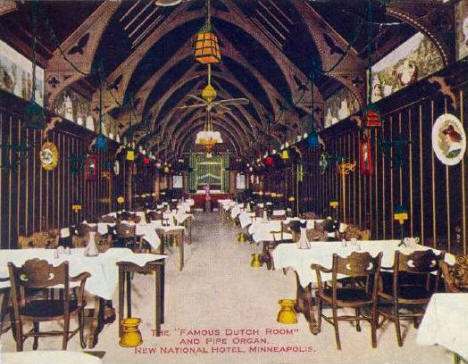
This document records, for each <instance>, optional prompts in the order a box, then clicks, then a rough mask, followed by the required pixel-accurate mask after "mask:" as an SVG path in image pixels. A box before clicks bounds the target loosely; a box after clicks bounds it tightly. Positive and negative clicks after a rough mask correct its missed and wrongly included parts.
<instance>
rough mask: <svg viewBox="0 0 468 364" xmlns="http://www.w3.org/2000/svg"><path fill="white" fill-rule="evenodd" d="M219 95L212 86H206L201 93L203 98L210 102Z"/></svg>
mask: <svg viewBox="0 0 468 364" xmlns="http://www.w3.org/2000/svg"><path fill="white" fill-rule="evenodd" d="M217 95H218V93H217V92H216V90H215V88H214V87H213V86H211V84H208V85H206V86H205V88H204V89H203V90H202V93H201V96H202V98H203V99H204V100H206V101H208V102H211V101H213V100H214V99H215V98H216V96H217Z"/></svg>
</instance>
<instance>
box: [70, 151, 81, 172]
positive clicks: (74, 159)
mask: <svg viewBox="0 0 468 364" xmlns="http://www.w3.org/2000/svg"><path fill="white" fill-rule="evenodd" d="M69 161H70V172H71V173H72V174H79V173H81V172H82V171H83V168H84V161H85V157H84V156H82V155H74V154H73V155H71V156H70V158H69Z"/></svg>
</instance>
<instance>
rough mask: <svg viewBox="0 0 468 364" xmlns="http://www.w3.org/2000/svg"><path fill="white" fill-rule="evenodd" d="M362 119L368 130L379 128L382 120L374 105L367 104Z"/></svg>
mask: <svg viewBox="0 0 468 364" xmlns="http://www.w3.org/2000/svg"><path fill="white" fill-rule="evenodd" d="M364 119H365V121H366V126H367V127H368V128H380V127H381V126H382V119H381V116H380V112H379V109H378V108H377V106H376V105H375V104H369V105H368V106H367V107H366V109H365V111H364Z"/></svg>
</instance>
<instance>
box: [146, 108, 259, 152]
mask: <svg viewBox="0 0 468 364" xmlns="http://www.w3.org/2000/svg"><path fill="white" fill-rule="evenodd" d="M180 111H182V113H181V114H179V115H178V117H177V119H176V121H175V122H173V123H171V124H170V125H169V126H168V128H167V130H166V129H160V130H159V131H158V132H157V134H159V135H160V138H162V139H168V138H172V137H173V136H174V132H175V131H176V130H177V128H178V127H179V126H180V124H182V123H184V124H188V123H190V120H192V119H193V118H194V117H199V116H203V117H205V115H206V111H205V110H204V109H199V110H198V111H195V112H193V110H190V109H185V110H180ZM212 115H213V116H214V117H215V118H216V117H218V116H219V114H217V113H212ZM224 117H229V122H230V123H231V124H235V125H236V126H237V127H238V128H239V129H240V130H241V131H242V134H243V135H245V136H246V137H250V138H251V137H252V136H253V135H252V134H251V132H252V129H249V128H248V125H245V123H244V122H243V121H241V120H239V119H238V118H237V116H235V115H234V114H232V113H231V112H227V113H226V114H225V115H224ZM154 133H156V132H154ZM153 135H154V134H153ZM239 135H241V134H240V133H239ZM151 137H152V135H151V136H150V138H149V139H150V140H149V141H148V142H147V144H148V145H149V148H152V147H153V146H154V145H155V144H156V143H157V138H153V139H152V140H151Z"/></svg>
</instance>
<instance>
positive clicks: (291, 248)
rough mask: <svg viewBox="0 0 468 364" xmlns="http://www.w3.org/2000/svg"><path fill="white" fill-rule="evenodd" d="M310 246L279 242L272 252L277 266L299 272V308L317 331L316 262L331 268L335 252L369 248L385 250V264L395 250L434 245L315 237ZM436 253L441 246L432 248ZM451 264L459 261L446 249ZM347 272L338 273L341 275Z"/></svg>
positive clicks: (327, 277) (342, 253)
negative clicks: (317, 239)
mask: <svg viewBox="0 0 468 364" xmlns="http://www.w3.org/2000/svg"><path fill="white" fill-rule="evenodd" d="M309 245H310V248H308V249H300V248H299V247H298V245H297V244H279V245H278V246H277V247H276V248H275V249H274V250H273V251H272V252H271V257H272V260H273V266H274V269H283V270H287V269H292V270H293V271H294V273H295V275H296V306H295V309H296V312H300V313H302V314H304V316H305V318H306V320H307V321H308V323H309V329H310V331H311V332H312V333H313V334H317V333H318V331H319V330H318V326H317V320H316V318H315V314H314V297H313V293H314V292H313V291H314V288H315V287H317V276H316V273H315V271H314V270H313V269H312V268H311V265H312V264H318V265H321V266H323V267H324V268H327V269H331V268H332V263H333V254H338V255H339V256H342V257H347V256H349V255H350V254H351V253H352V252H354V251H358V252H368V253H369V254H371V255H372V256H377V254H379V253H380V252H382V253H383V254H382V266H385V267H390V266H392V265H393V260H394V257H395V251H397V250H398V251H400V252H402V253H404V254H410V253H412V252H414V251H417V250H428V249H432V248H430V247H427V246H423V245H420V244H411V245H407V246H406V245H402V244H401V240H353V241H313V242H309ZM432 250H434V252H435V253H436V254H438V253H440V251H439V250H436V249H432ZM444 259H445V261H446V262H447V264H450V265H453V264H454V263H455V256H454V255H452V254H449V253H446V254H445V256H444ZM344 277H345V276H342V275H338V278H344ZM331 278H332V276H331V273H322V280H324V281H327V280H331Z"/></svg>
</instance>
